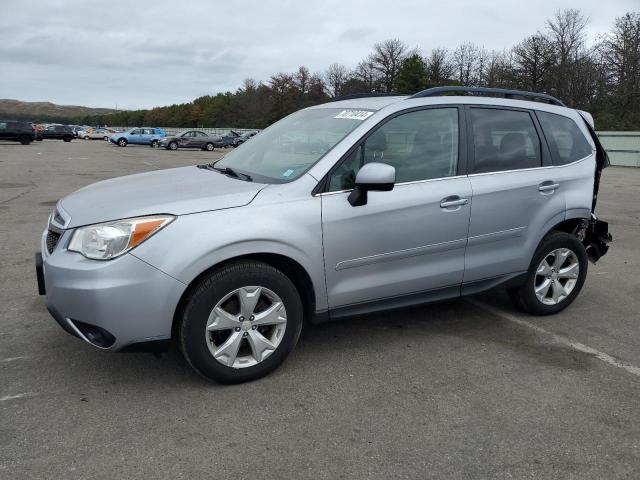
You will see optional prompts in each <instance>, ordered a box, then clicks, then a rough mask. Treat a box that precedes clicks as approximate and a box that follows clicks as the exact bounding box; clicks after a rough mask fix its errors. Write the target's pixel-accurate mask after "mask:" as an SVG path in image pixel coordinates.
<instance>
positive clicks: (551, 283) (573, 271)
mask: <svg viewBox="0 0 640 480" xmlns="http://www.w3.org/2000/svg"><path fill="white" fill-rule="evenodd" d="M579 274H580V263H579V262H578V256H577V255H576V254H575V253H574V252H573V251H572V250H570V249H568V248H557V249H555V250H552V251H551V252H549V254H548V255H546V256H545V257H544V258H543V259H542V261H541V262H540V265H538V268H537V269H536V277H535V281H534V289H535V294H536V297H537V298H538V300H539V301H540V302H542V303H544V304H545V305H557V304H558V303H560V302H562V301H563V300H565V299H566V298H567V297H568V296H569V295H571V292H572V291H573V289H574V288H575V286H576V283H577V281H578V276H579Z"/></svg>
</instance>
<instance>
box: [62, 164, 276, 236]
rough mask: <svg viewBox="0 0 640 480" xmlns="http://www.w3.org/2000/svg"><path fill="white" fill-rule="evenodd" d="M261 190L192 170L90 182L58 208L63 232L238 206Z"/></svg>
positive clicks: (252, 184)
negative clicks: (131, 219)
mask: <svg viewBox="0 0 640 480" xmlns="http://www.w3.org/2000/svg"><path fill="white" fill-rule="evenodd" d="M266 186H267V185H265V184H261V183H253V182H245V181H243V180H238V179H235V178H231V177H229V176H227V175H224V174H221V173H218V172H214V171H211V170H207V169H203V168H198V167H196V166H192V167H182V168H171V169H168V170H158V171H154V172H147V173H139V174H136V175H128V176H126V177H119V178H113V179H111V180H105V181H103V182H98V183H94V184H92V185H89V186H87V187H84V188H81V189H80V190H77V191H76V192H74V193H72V194H71V195H69V196H67V197H65V198H63V199H62V200H60V202H59V205H60V207H61V209H62V210H63V211H64V212H65V213H66V214H68V215H69V216H70V217H71V220H70V221H69V223H68V224H67V228H72V227H78V226H82V225H89V224H92V223H100V222H107V221H111V220H117V219H121V218H129V217H139V216H143V215H154V214H160V213H169V214H172V215H185V214H188V213H195V212H204V211H210V210H221V209H223V208H233V207H241V206H243V205H247V204H248V203H250V202H251V201H252V200H253V199H254V198H255V196H256V195H257V194H258V192H259V191H260V190H262V189H263V188H265V187H266Z"/></svg>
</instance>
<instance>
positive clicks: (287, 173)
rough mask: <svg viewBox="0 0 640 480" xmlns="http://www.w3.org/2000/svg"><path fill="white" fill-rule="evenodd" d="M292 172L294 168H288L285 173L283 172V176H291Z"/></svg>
mask: <svg viewBox="0 0 640 480" xmlns="http://www.w3.org/2000/svg"><path fill="white" fill-rule="evenodd" d="M292 173H293V170H291V169H289V170H287V171H286V172H284V173H283V174H282V176H283V177H288V176H289V175H291V174H292Z"/></svg>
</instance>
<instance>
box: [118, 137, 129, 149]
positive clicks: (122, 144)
mask: <svg viewBox="0 0 640 480" xmlns="http://www.w3.org/2000/svg"><path fill="white" fill-rule="evenodd" d="M127 143H129V142H127V139H126V138H120V139H118V146H119V147H126V146H127Z"/></svg>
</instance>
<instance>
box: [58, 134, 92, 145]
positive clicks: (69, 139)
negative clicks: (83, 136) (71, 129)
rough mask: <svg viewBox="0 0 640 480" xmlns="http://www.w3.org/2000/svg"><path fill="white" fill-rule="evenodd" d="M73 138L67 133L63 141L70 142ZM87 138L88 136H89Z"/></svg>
mask: <svg viewBox="0 0 640 480" xmlns="http://www.w3.org/2000/svg"><path fill="white" fill-rule="evenodd" d="M72 138H73V137H72V136H71V135H65V136H64V137H62V141H63V142H67V143H68V142H70V141H71V139H72ZM87 138H88V137H87Z"/></svg>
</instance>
